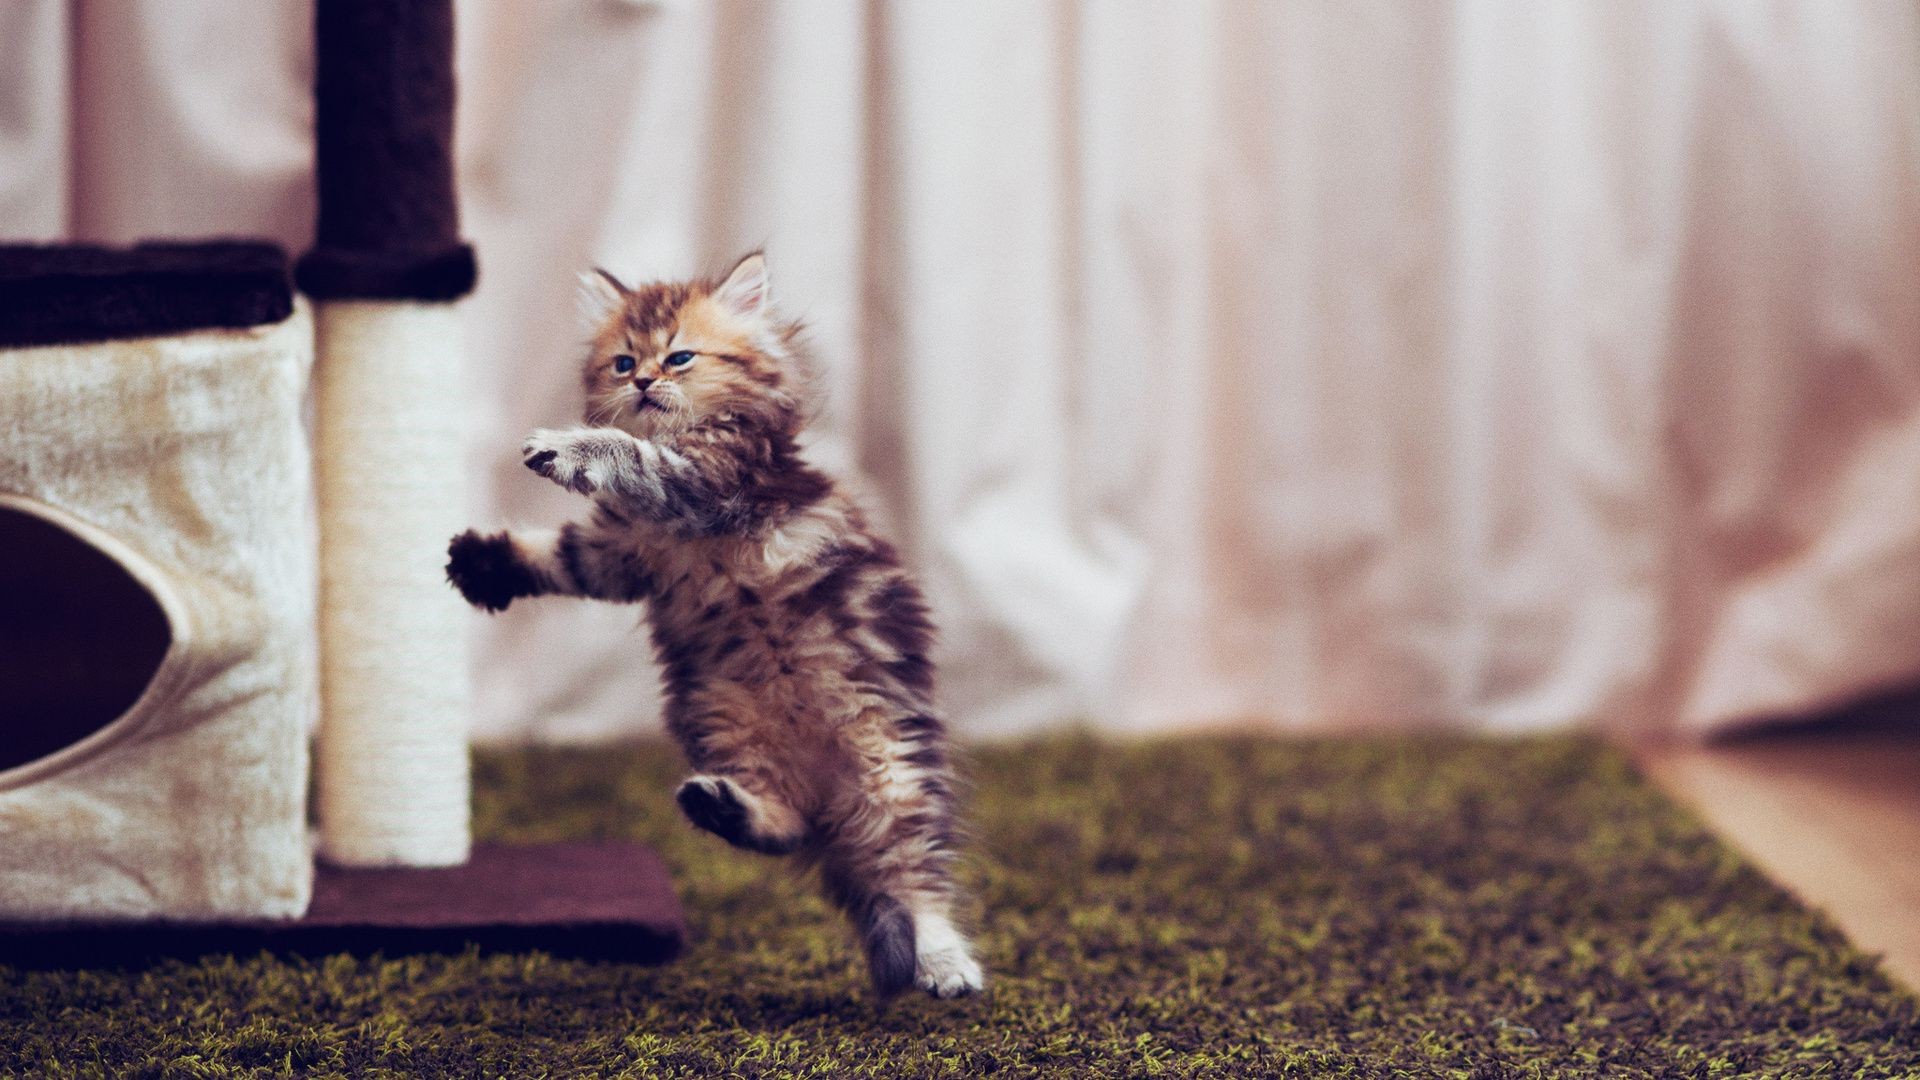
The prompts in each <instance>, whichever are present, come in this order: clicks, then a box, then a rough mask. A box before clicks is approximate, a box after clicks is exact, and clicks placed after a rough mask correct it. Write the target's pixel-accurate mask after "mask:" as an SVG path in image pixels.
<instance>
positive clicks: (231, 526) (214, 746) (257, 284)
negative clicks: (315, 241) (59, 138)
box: [0, 244, 318, 920]
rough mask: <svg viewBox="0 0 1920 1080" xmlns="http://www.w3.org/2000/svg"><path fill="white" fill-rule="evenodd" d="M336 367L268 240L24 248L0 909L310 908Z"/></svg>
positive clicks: (4, 433) (1, 701)
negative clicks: (325, 510) (311, 391)
mask: <svg viewBox="0 0 1920 1080" xmlns="http://www.w3.org/2000/svg"><path fill="white" fill-rule="evenodd" d="M312 362H313V326H312V321H311V319H310V318H309V316H308V313H307V311H306V309H305V307H304V306H303V305H302V306H296V304H295V302H294V297H293V292H292V288H291V286H290V284H289V282H288V277H287V269H286V259H285V257H284V255H282V254H281V252H280V251H279V250H278V249H276V248H274V247H272V246H269V245H264V244H203V245H156V246H147V247H142V248H135V249H130V250H121V251H108V250H102V249H95V248H85V247H55V248H40V247H19V246H13V247H0V415H4V421H3V422H0V731H4V732H5V737H4V738H0V837H4V842H0V915H4V917H6V918H9V919H22V918H25V919H36V918H38V919H95V918H106V919H110V918H131V917H159V916H164V917H167V918H171V919H181V920H207V919H220V918H234V917H256V918H277V917H292V916H297V915H299V914H301V913H302V912H304V911H305V910H306V907H307V902H308V897H309V893H310V891H311V888H312V881H313V863H312V859H311V856H310V853H309V849H308V834H307V825H306V800H307V772H308V752H307V740H308V737H309V730H310V728H311V726H312V722H313V719H314V716H315V712H316V709H317V707H318V690H317V684H316V654H315V641H314V636H313V630H312V627H313V620H314V597H315V591H314V580H315V562H314V550H315V549H314V541H313V530H314V523H313V518H312V509H311V507H312V487H313V485H312V469H311V465H310V459H309V451H308V446H307V439H306V436H305V434H304V431H303V428H302V425H301V408H302V403H303V401H304V399H305V395H306V391H307V380H308V375H309V372H310V370H311V368H312Z"/></svg>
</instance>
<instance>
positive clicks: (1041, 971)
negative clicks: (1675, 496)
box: [0, 737, 1920, 1077]
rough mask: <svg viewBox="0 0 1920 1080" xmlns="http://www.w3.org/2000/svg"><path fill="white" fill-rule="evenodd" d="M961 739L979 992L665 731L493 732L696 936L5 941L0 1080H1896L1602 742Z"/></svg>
mask: <svg viewBox="0 0 1920 1080" xmlns="http://www.w3.org/2000/svg"><path fill="white" fill-rule="evenodd" d="M972 764H973V770H972V771H973V774H974V776H975V778H976V790H975V792H974V795H973V806H974V818H975V825H976V831H977V832H978V834H979V837H980V839H979V842H978V844H977V847H976V849H975V850H976V856H975V857H974V859H973V860H972V862H971V863H970V864H969V867H968V872H967V876H968V878H969V880H970V881H971V882H972V883H973V885H974V886H975V887H976V888H977V892H978V895H979V897H980V899H981V901H982V902H983V908H984V918H983V921H982V924H981V938H980V940H981V944H982V946H983V951H984V958H985V959H986V961H987V963H988V964H989V966H990V971H991V975H992V977H993V980H994V981H993V984H992V987H991V992H990V993H989V995H988V996H986V997H985V998H983V999H976V1000H971V1001H965V1002H960V1003H940V1002H935V1001H931V1000H927V999H924V998H922V997H919V996H918V995H915V996H913V997H911V998H903V999H900V1000H898V1001H896V1002H894V1003H892V1004H890V1005H886V1006H881V1007H876V1006H875V1005H874V1003H873V1002H871V1001H870V1000H869V999H868V997H867V993H866V990H865V988H864V985H863V982H862V968H861V965H860V963H859V962H858V959H857V957H856V956H855V954H854V951H853V949H852V946H851V943H850V941H849V939H848V936H847V934H846V933H845V931H844V930H843V928H842V927H841V925H840V923H839V920H838V919H837V918H836V917H834V916H833V915H831V914H830V913H829V912H828V911H827V910H826V908H825V907H824V906H823V905H822V904H821V903H820V902H819V901H818V900H816V899H814V897H813V894H812V891H811V888H810V887H802V886H800V885H798V884H796V883H795V882H794V881H793V880H792V879H791V878H790V877H789V876H788V875H787V874H786V872H785V871H784V869H783V867H782V865H781V864H779V863H776V862H771V861H766V860H762V859H758V858H755V857H751V856H744V855H740V854H736V853H734V852H732V851H730V850H727V849H725V848H724V847H723V846H722V845H721V844H720V843H719V842H718V841H715V840H712V839H711V838H708V837H706V836H703V835H699V834H696V833H694V832H693V831H692V830H691V829H690V828H689V827H687V826H686V825H684V824H683V823H682V822H681V821H680V820H679V818H678V817H677V816H676V814H675V813H674V811H673V809H672V804H671V800H670V798H669V795H668V792H669V791H670V785H671V783H672V782H673V781H674V780H675V779H676V778H677V777H678V775H679V773H680V767H679V764H678V761H677V759H676V757H675V755H674V754H673V753H672V752H671V751H670V750H668V749H667V748H666V747H665V746H663V745H657V744H651V745H645V746H640V747H627V748H618V749H595V750H536V751H530V752H512V753H487V754H483V755H482V756H481V758H480V761H479V768H478V775H479V799H478V802H479V806H478V825H479V831H480V832H481V834H482V835H484V836H488V837H492V838H496V839H505V840H525V841H532V840H545V839H556V838H561V837H569V836H607V835H621V836H636V837H640V838H643V839H646V840H649V841H652V842H653V843H655V844H657V845H658V846H659V847H660V849H661V850H662V852H663V853H664V854H665V855H666V857H667V860H668V862H669V863H671V864H672V865H673V866H674V867H675V870H676V872H677V874H678V876H679V880H680V883H681V888H682V891H683V896H684V898H685V901H686V904H687V907H688V911H689V915H690V918H691V920H692V923H693V928H694V933H695V935H696V939H695V943H694V945H693V946H692V948H691V949H690V950H689V952H688V954H687V955H686V956H685V957H683V958H682V959H681V960H680V961H678V962H676V963H674V964H672V965H669V966H666V967H662V968H643V967H630V966H623V965H618V964H607V963H591V962H579V961H561V960H555V959H553V958H551V957H547V956H544V955H540V954H529V955H492V956H482V955H477V954H474V953H471V952H469V953H468V954H466V955H461V956H444V957H435V956H427V957H412V958H406V959H398V960H385V959H380V958H361V957H352V956H336V957H332V958H329V959H326V960H324V961H313V962H309V961H301V960H291V959H280V958H275V957H271V956H266V955H257V956H246V957H240V958H230V957H220V958H214V959H210V960H207V961H203V962H199V963H179V962H171V963H167V964H164V965H162V966H159V967H156V968H153V969H151V970H147V971H144V972H117V971H65V972H60V971H56V972H39V971H15V970H9V969H6V968H0V1073H4V1074H5V1075H22V1076H41V1075H66V1074H78V1075H99V1076H113V1077H121V1076H182V1077H208V1076H229V1075H235V1076H238V1075H263V1076H265V1075H323V1074H336V1075H346V1076H355V1077H374V1076H431V1075H458V1076H509V1077H538V1076H569V1075H595V1076H608V1075H623V1076H628V1075H630V1076H663V1077H675V1076H763V1075H764V1076H773V1075H801V1076H821V1077H828V1076H876V1077H913V1076H981V1075H1000V1076H1075V1075H1080V1076H1099V1077H1108V1076H1131V1075H1162V1076H1186V1075H1196V1076H1217V1075H1247V1076H1276V1075H1279V1076H1295V1075H1297V1076H1434V1075H1440V1076H1466V1077H1502V1076H1554V1077H1558V1076H1576V1075H1606V1076H1658V1077H1672V1076H1700V1077H1718V1076H1751V1075H1769V1076H1771V1075H1783V1076H1799V1075H1805V1076H1914V1075H1920V1008H1917V1007H1916V1000H1915V999H1914V998H1913V997H1911V996H1908V995H1906V994H1905V993H1903V992H1901V991H1899V990H1897V989H1895V988H1894V987H1892V986H1891V985H1890V984H1889V983H1888V981H1887V980H1886V979H1885V977H1883V976H1882V974H1881V973H1880V972H1879V970H1878V968H1877V967H1876V965H1875V964H1874V963H1873V961H1871V960H1870V959H1869V958H1867V957H1865V956H1862V955H1861V954H1860V953H1858V952H1856V951H1854V950H1853V949H1852V948H1850V947H1849V946H1848V945H1847V944H1846V942H1845V941H1844V940H1843V939H1842V938H1841V937H1840V935H1839V934H1838V933H1837V932H1836V931H1835V930H1834V929H1833V927H1832V926H1831V925H1830V924H1829V923H1828V922H1827V921H1825V920H1824V919H1823V918H1821V917H1820V916H1817V915H1815V914H1812V913H1810V912H1808V911H1807V910H1806V909H1804V908H1803V907H1801V906H1800V905H1798V904H1797V903H1796V902H1794V901H1793V900H1792V899H1791V898H1789V897H1788V896H1787V895H1785V894H1784V893H1783V892H1781V891H1780V890H1779V889H1777V888H1775V887H1774V886H1773V885H1771V884H1770V883H1768V882H1767V881H1766V880H1765V879H1763V878H1762V877H1760V876H1759V875H1758V874H1757V873H1755V872H1754V871H1753V870H1752V869H1750V868H1749V867H1748V866H1747V865H1746V864H1745V863H1743V862H1742V861H1741V860H1740V859H1739V858H1738V857H1736V856H1735V855H1733V854H1731V853H1730V852H1729V851H1728V850H1727V849H1726V848H1724V847H1722V846H1721V845H1720V844H1718V843H1717V842H1716V841H1714V840H1713V839H1711V838H1710V837H1709V836H1708V835H1707V834H1706V833H1705V832H1704V831H1703V830H1702V828H1701V827H1700V826H1699V825H1698V824H1697V823H1696V822H1695V821H1694V820H1692V819H1691V818H1690V817H1689V816H1687V815H1686V814H1684V813H1683V812H1681V811H1680V810H1678V809H1677V808H1675V807H1674V806H1673V805H1672V804H1670V803H1669V802H1667V801H1666V800H1665V799H1664V798H1662V797H1661V796H1660V795H1658V794H1657V793H1655V792H1654V791H1653V790H1652V789H1650V788H1649V787H1648V786H1647V785H1646V784H1645V783H1643V782H1642V781H1641V780H1640V779H1638V778H1637V777H1636V776H1635V774H1634V773H1633V771H1632V769H1631V768H1630V766H1629V765H1628V763H1627V762H1626V760H1625V759H1624V758H1623V757H1622V755H1620V754H1619V753H1617V752H1615V751H1613V750H1610V749H1607V748H1605V747H1603V746H1601V745H1599V744H1597V743H1594V742H1589V741H1582V740H1573V739H1543V740H1531V741H1523V742H1493V741H1474V740H1464V739H1429V740H1417V741H1413V740H1358V741H1311V742H1283V741H1275V740H1266V739H1254V738H1206V739H1188V740H1179V741H1171V740H1168V741H1154V742H1147V743H1137V744H1127V745H1115V744H1110V743H1103V742H1098V741H1094V740H1091V739H1085V738H1078V737H1057V738H1052V739H1048V740H1043V741H1037V742H1032V743H1026V744H1021V745H1015V746H1005V747H997V748H993V749H987V750H982V751H980V752H978V753H976V754H975V755H974V756H973V762H972ZM0 842H4V841H0Z"/></svg>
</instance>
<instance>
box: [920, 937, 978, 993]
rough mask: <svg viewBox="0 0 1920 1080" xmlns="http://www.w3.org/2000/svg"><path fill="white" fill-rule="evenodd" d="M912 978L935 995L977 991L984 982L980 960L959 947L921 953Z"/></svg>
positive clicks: (923, 988)
mask: <svg viewBox="0 0 1920 1080" xmlns="http://www.w3.org/2000/svg"><path fill="white" fill-rule="evenodd" d="M913 981H914V985H916V986H918V987H920V989H922V990H925V991H926V992H927V993H929V994H932V995H933V996H934V997H937V998H957V997H965V996H967V995H968V994H977V993H979V992H980V991H981V989H982V988H983V987H985V986H986V985H987V977H986V974H985V973H984V972H982V971H981V970H980V962H979V961H977V960H975V959H974V958H973V957H972V956H971V955H970V954H969V953H968V952H967V950H966V949H965V948H963V947H961V946H954V947H952V948H946V949H936V950H933V951H930V952H923V953H921V954H920V961H919V967H918V970H917V971H915V973H914V977H913Z"/></svg>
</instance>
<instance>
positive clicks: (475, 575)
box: [447, 529, 533, 611]
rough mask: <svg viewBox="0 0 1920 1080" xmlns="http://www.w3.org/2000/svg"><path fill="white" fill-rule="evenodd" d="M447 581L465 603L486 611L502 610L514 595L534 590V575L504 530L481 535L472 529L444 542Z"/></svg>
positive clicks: (521, 594)
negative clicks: (489, 534)
mask: <svg viewBox="0 0 1920 1080" xmlns="http://www.w3.org/2000/svg"><path fill="white" fill-rule="evenodd" d="M447 580H448V581H450V582H452V583H453V587H454V588H456V589H459V590H460V595H461V596H463V597H465V598H466V601H467V603H469V604H472V605H473V606H474V607H477V608H482V609H484V610H486V611H505V610H506V609H507V605H508V604H511V603H513V601H514V598H515V597H520V596H526V595H528V594H530V593H531V592H532V591H533V577H532V575H531V574H529V573H528V572H527V568H526V567H525V566H524V565H522V564H521V562H520V556H519V555H518V554H517V553H516V552H515V551H514V550H513V538H512V537H511V536H508V535H507V534H506V533H503V532H499V533H494V534H493V535H492V536H482V535H480V534H479V533H477V532H474V531H473V530H472V529H468V530H467V531H466V532H463V533H461V534H460V535H459V536H456V537H454V538H453V542H452V543H450V544H448V545H447Z"/></svg>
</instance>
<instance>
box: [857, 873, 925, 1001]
mask: <svg viewBox="0 0 1920 1080" xmlns="http://www.w3.org/2000/svg"><path fill="white" fill-rule="evenodd" d="M860 943H861V944H862V945H864V946H865V947H866V950H867V973H868V974H869V975H870V976H872V978H873V992H874V993H875V994H878V995H879V996H880V997H883V998H888V997H892V996H893V995H895V994H897V993H899V992H900V991H902V990H905V989H906V988H907V987H909V986H912V985H913V974H914V965H915V949H914V936H913V915H912V914H910V913H909V912H908V911H907V908H906V905H904V904H902V903H901V902H900V901H898V900H895V899H894V898H893V897H891V896H885V895H882V896H876V897H874V899H873V901H872V902H871V903H869V904H867V905H866V906H865V908H864V909H863V910H862V912H861V914H860Z"/></svg>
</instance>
